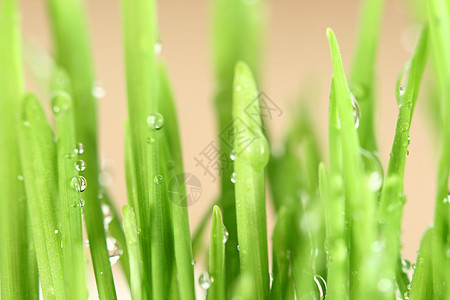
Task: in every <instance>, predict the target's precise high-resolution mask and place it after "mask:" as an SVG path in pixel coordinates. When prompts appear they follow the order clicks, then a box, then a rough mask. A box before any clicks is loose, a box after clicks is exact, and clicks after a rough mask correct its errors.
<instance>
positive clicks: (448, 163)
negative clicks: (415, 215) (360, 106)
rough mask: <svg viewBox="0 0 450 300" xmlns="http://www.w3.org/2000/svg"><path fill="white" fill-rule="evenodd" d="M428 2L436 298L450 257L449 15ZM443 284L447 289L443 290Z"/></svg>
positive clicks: (436, 0)
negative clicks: (438, 114)
mask: <svg viewBox="0 0 450 300" xmlns="http://www.w3.org/2000/svg"><path fill="white" fill-rule="evenodd" d="M427 3H428V21H429V24H430V38H431V50H432V53H433V57H434V62H435V69H436V78H437V82H438V87H439V94H440V98H441V100H440V107H441V111H442V127H443V128H442V130H441V134H442V146H441V147H442V149H441V157H440V159H439V168H438V185H437V191H436V205H435V216H434V230H433V232H434V239H433V285H434V290H435V297H444V298H445V297H446V296H447V297H448V296H449V295H450V274H449V272H447V271H446V270H448V266H449V265H450V262H449V261H450V258H449V257H447V258H446V252H447V249H448V248H449V247H450V245H449V243H450V242H449V241H450V230H449V228H450V223H449V222H450V205H448V201H445V199H447V197H448V179H449V172H450V156H449V155H448V153H450V88H449V87H450V41H449V40H448V37H449V36H450V16H449V3H448V1H445V0H430V1H427ZM444 286H445V287H446V289H447V290H444Z"/></svg>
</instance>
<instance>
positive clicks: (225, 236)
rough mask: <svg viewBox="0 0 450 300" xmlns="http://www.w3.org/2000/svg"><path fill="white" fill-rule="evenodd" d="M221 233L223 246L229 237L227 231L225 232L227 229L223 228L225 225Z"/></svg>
mask: <svg viewBox="0 0 450 300" xmlns="http://www.w3.org/2000/svg"><path fill="white" fill-rule="evenodd" d="M222 231H223V237H222V243H224V244H225V243H226V242H227V241H228V236H229V235H230V234H229V233H228V230H227V228H226V227H225V225H223V228H222Z"/></svg>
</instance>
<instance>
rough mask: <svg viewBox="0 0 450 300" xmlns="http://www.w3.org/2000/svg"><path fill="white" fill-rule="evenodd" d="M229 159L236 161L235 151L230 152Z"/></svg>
mask: <svg viewBox="0 0 450 300" xmlns="http://www.w3.org/2000/svg"><path fill="white" fill-rule="evenodd" d="M230 159H231V160H232V161H234V160H235V159H236V150H234V149H233V150H231V154H230Z"/></svg>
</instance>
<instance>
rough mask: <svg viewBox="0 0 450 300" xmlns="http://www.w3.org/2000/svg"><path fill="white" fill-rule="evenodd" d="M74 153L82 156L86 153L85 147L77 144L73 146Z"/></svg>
mask: <svg viewBox="0 0 450 300" xmlns="http://www.w3.org/2000/svg"><path fill="white" fill-rule="evenodd" d="M73 151H74V152H75V154H77V155H81V154H83V153H84V145H83V144H82V143H77V144H75V145H74V146H73Z"/></svg>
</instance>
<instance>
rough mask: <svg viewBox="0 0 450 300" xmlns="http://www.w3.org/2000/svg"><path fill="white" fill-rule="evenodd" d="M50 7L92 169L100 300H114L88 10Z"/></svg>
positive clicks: (88, 209)
mask: <svg viewBox="0 0 450 300" xmlns="http://www.w3.org/2000/svg"><path fill="white" fill-rule="evenodd" d="M47 7H48V10H49V15H50V21H51V22H50V23H51V26H52V30H53V39H54V43H55V47H56V61H57V63H58V65H59V66H61V67H62V68H64V70H65V71H66V72H67V74H68V75H69V77H70V80H71V85H72V89H71V90H72V96H73V103H74V111H75V124H76V127H75V128H76V135H77V140H78V142H80V143H82V144H83V145H84V148H85V149H86V153H85V155H84V160H85V162H86V165H87V166H88V167H87V168H86V171H85V173H84V176H85V178H86V180H87V182H88V184H89V187H88V188H87V189H86V192H85V194H84V195H83V197H84V198H85V206H84V208H83V212H84V214H85V215H86V218H85V223H86V229H87V233H88V237H89V248H90V251H91V257H92V264H93V266H94V273H95V278H96V281H97V290H98V294H99V297H100V299H114V298H116V295H115V288H114V281H113V278H112V271H111V265H110V262H109V255H108V250H107V248H106V236H105V230H104V224H103V213H102V209H101V204H100V200H99V199H98V194H99V186H98V174H99V167H98V157H97V155H98V151H97V101H96V100H97V99H95V98H94V96H93V95H92V88H93V85H94V71H93V62H92V57H91V53H90V45H89V37H88V29H87V24H86V21H85V19H86V18H85V15H84V8H83V5H82V2H81V1H79V0H70V1H59V0H47Z"/></svg>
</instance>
